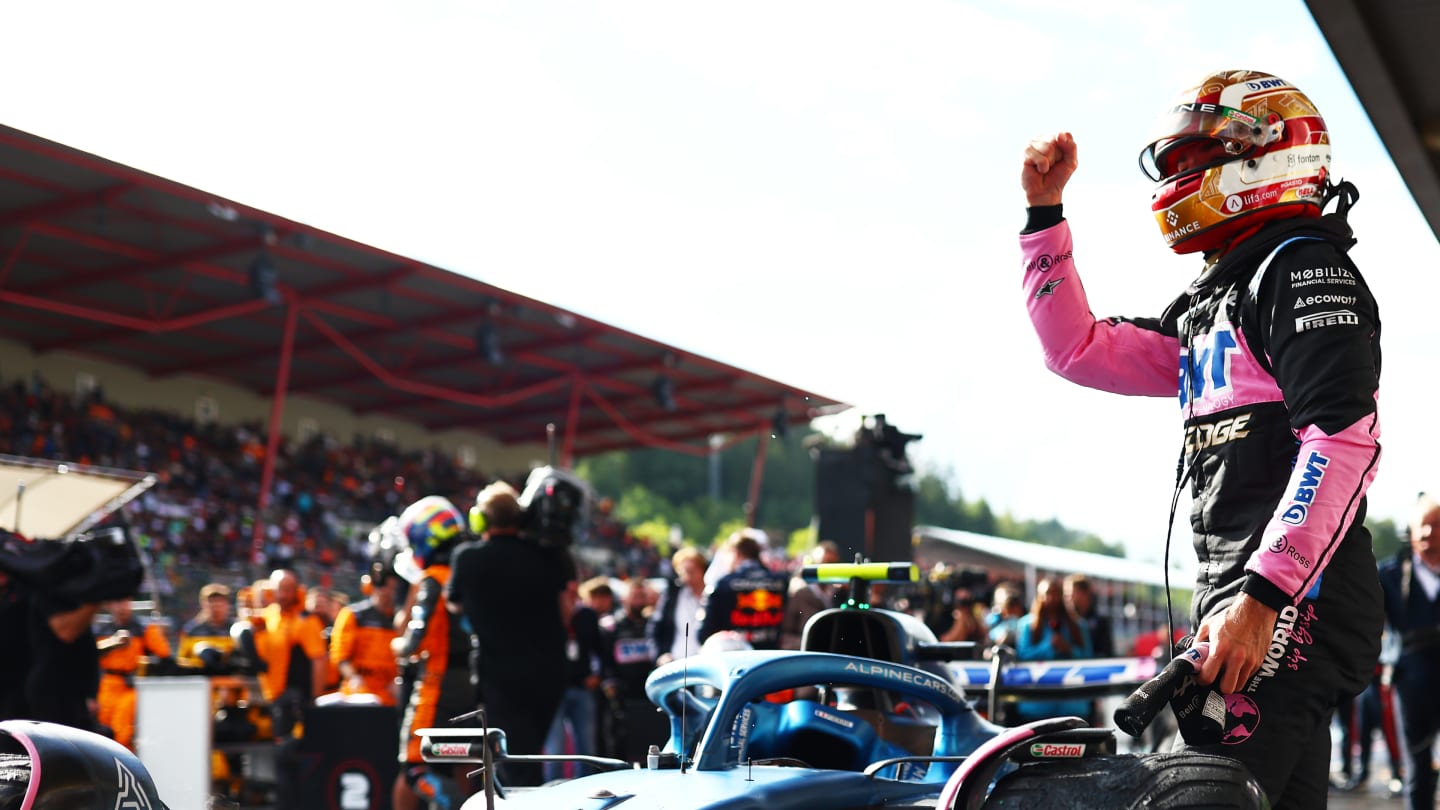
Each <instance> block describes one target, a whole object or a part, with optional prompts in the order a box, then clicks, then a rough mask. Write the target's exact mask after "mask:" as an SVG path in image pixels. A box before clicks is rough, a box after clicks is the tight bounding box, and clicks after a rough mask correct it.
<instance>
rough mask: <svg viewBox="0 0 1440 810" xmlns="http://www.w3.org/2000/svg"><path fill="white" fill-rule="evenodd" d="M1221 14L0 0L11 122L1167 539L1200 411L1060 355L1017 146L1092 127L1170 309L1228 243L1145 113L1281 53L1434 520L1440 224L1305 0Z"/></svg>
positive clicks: (1046, 5)
mask: <svg viewBox="0 0 1440 810" xmlns="http://www.w3.org/2000/svg"><path fill="white" fill-rule="evenodd" d="M1199 9H1200V7H1198V6H1196V5H1195V4H1194V3H1179V2H1177V3H1159V2H1143V1H1142V0H1090V1H1089V2H1085V3H1075V2H1072V1H1071V0H1008V2H1004V3H1001V2H979V1H978V0H970V1H969V2H937V1H935V0H916V1H915V2H883V3H882V2H872V3H855V2H837V1H836V0H819V1H817V2H767V3H759V2H723V3H722V2H707V3H696V2H678V0H661V1H659V2H605V3H580V2H576V3H558V2H547V1H546V0H523V2H522V1H521V0H516V1H515V2H450V3H441V2H410V3H399V2H389V3H379V2H344V3H328V2H327V3H318V2H302V1H301V0H286V2H263V1H262V2H248V3H243V4H242V3H213V2H207V3H197V2H193V0H184V1H183V2H169V3H154V2H132V3H115V2H71V3H28V4H23V5H20V6H16V7H11V8H7V9H6V12H5V19H6V21H7V25H6V29H7V31H8V32H9V34H10V35H9V36H7V37H6V46H5V48H4V49H3V50H0V71H3V74H0V75H4V76H5V77H6V81H5V92H4V93H3V95H0V105H3V106H0V109H3V115H0V120H3V122H4V123H6V124H8V125H10V126H14V127H17V128H19V129H22V130H26V131H29V132H32V133H35V134H37V135H41V136H44V137H47V138H51V139H54V140H57V141H60V142H62V143H66V144H69V145H72V146H76V147H78V148H81V149H85V150H87V151H90V152H94V153H96V154H99V155H101V156H104V157H107V158H110V159H112V160H117V161H119V162H122V163H126V164H128V165H131V166H135V167H137V168H140V169H144V170H146V171H150V172H154V173H157V174H160V175H163V176H166V177H169V178H172V179H175V180H178V181H180V182H183V183H186V184H189V185H193V186H196V187H199V188H201V189H204V190H206V191H210V192H213V193H216V194H219V195H223V196H226V197H230V198H232V199H235V200H237V201H239V202H241V203H244V204H246V205H251V206H255V207H258V208H262V209H265V210H269V211H272V212H274V213H276V214H279V215H281V216H284V217H288V218H291V219H296V220H299V221H302V222H305V223H308V224H311V225H314V226H316V227H319V228H322V229H325V230H329V231H332V232H335V233H338V234H340V235H343V236H346V237H350V238H353V239H356V240H359V241H362V242H366V243H370V244H373V245H376V246H379V247H382V248H385V249H387V250H392V251H395V252H398V253H402V254H406V255H410V256H413V257H415V258H418V259H422V260H424V261H428V262H431V263H434V264H437V265H439V266H442V267H445V268H447V269H450V270H454V271H456V272H460V273H465V274H469V275H472V276H475V277H477V278H480V279H482V280H484V281H486V282H489V283H493V284H497V285H500V286H502V287H506V288H509V289H511V290H514V291H516V292H519V293H523V294H526V295H530V296H534V297H536V298H541V299H544V300H547V301H550V302H553V303H556V304H558V305H561V306H564V307H567V308H570V309H573V310H575V311H577V312H580V313H582V314H584V315H587V316H590V317H594V318H597V319H600V320H603V321H606V322H609V323H613V324H616V325H618V326H621V327H624V328H627V329H630V330H633V331H636V332H639V333H641V334H643V335H646V336H649V337H653V338H656V339H658V340H662V341H665V342H668V343H672V344H675V345H677V346H679V347H681V348H683V349H686V350H688V351H693V352H696V353H699V354H702V355H707V356H711V357H714V358H717V359H720V360H723V361H726V362H729V363H732V364H735V365H737V366H740V367H742V368H745V369H747V370H750V371H754V372H757V373H759V374H763V375H765V376H768V377H772V378H775V379H779V380H783V381H785V382H787V383H791V384H794V385H796V386H799V387H802V388H806V389H809V390H812V391H815V392H818V393H821V394H823V395H825V396H829V397H834V398H837V399H840V400H843V401H846V402H849V403H852V404H854V405H856V406H857V409H858V411H857V413H867V414H868V413H875V412H885V413H886V414H888V415H889V418H890V420H891V421H892V422H893V423H895V424H897V425H898V426H899V427H900V428H901V429H902V430H905V431H908V432H915V433H923V434H924V436H925V438H924V439H923V441H921V442H919V443H917V444H915V445H912V454H913V456H914V457H915V459H916V460H917V461H919V462H920V463H921V464H922V465H924V466H925V467H927V468H928V469H931V470H934V471H937V472H940V473H942V474H944V475H947V476H949V477H951V479H952V480H953V481H954V482H955V483H956V485H957V486H958V487H959V489H960V491H961V493H962V494H963V495H964V496H965V497H967V498H976V497H982V496H983V497H985V498H986V499H988V500H989V501H990V503H991V504H992V505H993V506H994V507H995V508H996V509H997V510H998V511H1010V512H1012V513H1014V514H1016V515H1017V516H1019V517H1024V518H1036V519H1047V518H1050V517H1055V518H1058V519H1059V520H1061V521H1062V522H1064V523H1065V524H1067V525H1069V526H1071V527H1074V528H1076V529H1081V530H1085V531H1091V532H1095V533H1097V534H1100V535H1101V536H1103V537H1106V538H1107V539H1110V540H1120V541H1124V542H1125V543H1126V544H1127V546H1128V547H1129V548H1130V549H1131V551H1132V554H1133V555H1134V556H1138V557H1142V558H1149V559H1158V558H1159V556H1160V550H1161V543H1162V540H1163V537H1164V532H1165V526H1166V514H1167V508H1168V503H1169V497H1170V492H1171V486H1172V484H1173V480H1174V469H1175V461H1176V458H1177V455H1178V453H1179V449H1180V442H1181V431H1180V422H1179V411H1178V405H1177V402H1176V401H1175V400H1173V399H1130V398H1122V397H1117V396H1113V395H1108V394H1102V393H1099V392H1093V391H1088V390H1085V389H1081V388H1079V387H1076V386H1074V385H1071V384H1069V383H1066V382H1064V381H1063V380H1060V379H1059V378H1058V377H1054V376H1052V375H1051V374H1049V372H1047V371H1046V370H1045V369H1044V366H1043V364H1042V362H1041V359H1040V353H1039V348H1038V343H1037V341H1036V339H1035V338H1034V336H1033V335H1032V333H1031V330H1030V327H1029V323H1028V321H1027V319H1026V317H1025V314H1024V303H1023V300H1022V297H1021V294H1020V267H1019V261H1018V248H1017V245H1016V238H1015V234H1016V232H1017V231H1018V230H1019V228H1020V227H1021V224H1022V222H1023V219H1024V214H1023V206H1024V200H1023V197H1022V195H1021V193H1020V190H1019V181H1018V175H1019V154H1020V151H1021V149H1022V148H1023V146H1024V144H1025V142H1026V140H1027V139H1028V138H1030V137H1031V136H1033V135H1037V134H1041V133H1052V132H1055V131H1057V130H1059V129H1068V130H1071V131H1073V132H1074V133H1075V136H1076V138H1077V140H1078V143H1079V148H1080V161H1081V166H1080V170H1079V172H1078V173H1077V175H1076V176H1075V178H1074V180H1073V181H1072V183H1071V185H1070V189H1069V190H1068V192H1067V197H1066V201H1067V204H1066V214H1067V215H1068V217H1069V219H1070V220H1071V223H1072V227H1073V228H1074V231H1075V236H1076V243H1077V244H1076V260H1077V265H1078V267H1079V269H1080V271H1081V273H1082V274H1083V275H1084V278H1085V284H1086V288H1087V290H1088V291H1089V293H1090V299H1091V304H1092V306H1093V307H1094V309H1095V311H1096V314H1097V315H1101V316H1104V315H1110V314H1125V315H1155V314H1158V313H1159V311H1160V309H1161V308H1162V307H1163V306H1164V305H1165V304H1166V303H1167V302H1168V301H1169V300H1170V299H1171V298H1173V297H1174V296H1175V295H1176V294H1177V293H1178V292H1179V291H1180V290H1181V289H1182V288H1183V287H1184V286H1185V284H1186V283H1187V282H1188V281H1189V280H1190V278H1191V277H1192V276H1194V275H1195V274H1196V272H1197V271H1198V269H1199V268H1198V263H1197V260H1196V259H1195V258H1193V257H1189V258H1187V257H1177V256H1174V255H1173V254H1171V253H1170V252H1169V251H1168V249H1166V248H1165V246H1164V243H1163V241H1162V240H1161V238H1160V234H1159V231H1158V229H1157V228H1156V227H1155V225H1154V223H1153V220H1152V218H1151V216H1150V213H1149V196H1150V191H1151V184H1150V183H1149V181H1147V180H1145V179H1144V177H1143V176H1142V175H1141V173H1140V171H1139V170H1138V168H1137V167H1136V155H1137V154H1138V152H1139V150H1140V147H1141V146H1142V145H1143V142H1144V136H1145V134H1146V133H1147V132H1148V130H1149V125H1150V123H1151V121H1152V119H1153V118H1154V117H1155V115H1156V114H1157V113H1158V112H1159V111H1160V110H1161V109H1162V108H1163V107H1164V106H1165V104H1166V102H1168V101H1169V100H1170V99H1171V97H1172V95H1173V94H1174V93H1175V92H1177V91H1178V90H1180V89H1182V88H1184V87H1186V86H1189V84H1190V83H1193V82H1194V81H1195V80H1196V79H1198V78H1199V77H1200V76H1202V75H1204V74H1205V73H1208V72H1210V71H1211V70H1214V69H1218V68H1250V69H1257V70H1264V71H1267V72H1270V73H1274V74H1276V75H1278V76H1281V77H1282V78H1285V79H1287V80H1289V81H1291V82H1293V83H1294V84H1296V85H1298V86H1299V87H1300V88H1301V89H1302V90H1304V91H1305V92H1306V93H1307V94H1308V95H1309V96H1310V97H1311V99H1312V100H1313V101H1315V102H1316V104H1317V105H1318V106H1319V108H1320V110H1321V112H1322V114H1323V115H1324V116H1325V119H1326V122H1327V124H1328V125H1329V127H1330V130H1331V133H1332V138H1333V142H1334V167H1335V169H1336V172H1337V174H1338V175H1340V176H1342V177H1344V178H1346V179H1350V180H1352V181H1354V182H1355V183H1356V184H1357V185H1358V186H1359V188H1360V191H1361V201H1360V203H1359V205H1358V206H1357V207H1356V209H1355V211H1354V212H1353V213H1352V215H1351V221H1352V223H1353V224H1354V226H1355V229H1356V232H1357V235H1358V236H1359V239H1360V244H1359V246H1358V247H1357V248H1356V249H1355V252H1354V254H1353V255H1354V256H1355V258H1356V259H1357V261H1358V262H1359V264H1360V267H1361V269H1362V271H1364V273H1365V274H1366V277H1367V279H1368V281H1369V282H1370V284H1371V287H1372V288H1373V290H1374V292H1375V294H1376V296H1377V298H1378V299H1379V301H1380V307H1381V315H1382V318H1383V319H1384V325H1385V326H1384V338H1385V339H1384V350H1385V368H1384V378H1383V392H1384V393H1383V396H1382V398H1381V405H1382V420H1383V431H1384V435H1383V440H1384V445H1385V456H1384V459H1383V462H1382V465H1381V469H1380V473H1379V477H1378V479H1377V481H1376V483H1375V485H1374V487H1373V489H1372V499H1371V511H1372V514H1377V515H1379V516H1384V517H1394V518H1397V519H1404V518H1405V516H1406V514H1407V511H1408V509H1409V506H1410V503H1411V501H1412V500H1413V496H1414V493H1415V492H1416V491H1417V489H1420V488H1423V487H1425V486H1427V485H1428V484H1427V481H1434V478H1428V477H1427V476H1431V472H1430V465H1428V464H1426V461H1427V460H1428V458H1427V451H1429V450H1431V449H1432V447H1433V446H1434V443H1435V431H1434V429H1433V428H1432V427H1431V425H1432V420H1431V414H1430V411H1431V409H1432V408H1433V404H1432V402H1431V401H1430V399H1429V397H1428V396H1427V395H1428V394H1429V393H1430V392H1431V391H1432V390H1433V387H1431V386H1430V385H1429V376H1430V373H1431V372H1430V366H1431V354H1432V352H1433V347H1434V345H1435V343H1436V336H1437V333H1440V326H1437V325H1436V323H1437V321H1436V319H1435V318H1434V317H1433V316H1432V315H1431V305H1430V301H1429V298H1428V294H1429V292H1430V291H1431V290H1432V286H1433V282H1434V278H1435V268H1436V267H1437V266H1440V246H1437V243H1436V240H1435V237H1434V236H1433V234H1432V233H1431V232H1430V231H1429V229H1428V228H1427V227H1426V225H1425V224H1424V222H1423V220H1422V219H1421V217H1420V215H1419V213H1418V211H1417V209H1416V207H1415V205H1414V202H1413V200H1412V198H1411V197H1410V196H1409V193H1408V192H1407V191H1406V190H1405V187H1404V185H1403V183H1402V182H1401V181H1400V179H1399V176H1398V174H1397V173H1396V171H1395V169H1394V167H1393V166H1392V165H1391V163H1390V160H1389V158H1388V156H1387V154H1386V153H1385V151H1384V149H1383V148H1382V146H1381V145H1380V143H1379V140H1378V138H1377V137H1376V135H1375V132H1374V130H1373V128H1372V126H1371V124H1370V122H1369V120H1368V118H1366V116H1365V114H1364V112H1363V110H1362V109H1361V108H1360V106H1359V104H1358V102H1357V100H1356V98H1355V96H1354V93H1353V91H1352V90H1351V88H1350V86H1349V84H1348V83H1347V82H1346V81H1345V79H1344V77H1343V75H1342V74H1341V71H1340V69H1339V67H1338V66H1337V65H1336V63H1335V61H1334V58H1333V56H1332V55H1331V53H1330V50H1329V48H1328V47H1327V46H1326V44H1325V42H1324V40H1323V38H1322V37H1321V36H1320V34H1319V32H1318V31H1317V30H1316V28H1315V25H1314V22H1313V20H1312V18H1311V17H1310V15H1309V12H1308V11H1307V10H1306V8H1305V6H1304V5H1303V3H1302V2H1300V0H1257V1H1255V2H1251V3H1249V4H1247V6H1246V11H1245V13H1244V14H1243V15H1241V14H1239V13H1234V12H1229V13H1225V14H1218V13H1217V14H1212V15H1209V16H1210V18H1211V19H1213V20H1215V21H1222V20H1223V21H1229V25H1228V27H1221V26H1219V25H1218V24H1217V25H1213V26H1205V25H1203V23H1204V22H1205V19H1204V16H1203V15H1201V13H1200V11H1199ZM1187 502H1188V499H1184V498H1182V502H1181V508H1182V511H1183V510H1184V508H1185V505H1186V503H1187ZM1180 547H1181V548H1182V549H1188V544H1187V543H1184V542H1182V543H1181V544H1180ZM1184 553H1189V552H1188V551H1186V552H1184Z"/></svg>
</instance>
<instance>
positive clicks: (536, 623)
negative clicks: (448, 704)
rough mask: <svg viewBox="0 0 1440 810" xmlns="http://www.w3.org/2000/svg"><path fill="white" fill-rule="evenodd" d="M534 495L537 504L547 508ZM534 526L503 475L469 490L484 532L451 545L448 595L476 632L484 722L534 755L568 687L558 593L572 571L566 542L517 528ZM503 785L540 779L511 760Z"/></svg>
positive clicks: (535, 770) (477, 526)
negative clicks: (548, 541)
mask: <svg viewBox="0 0 1440 810" xmlns="http://www.w3.org/2000/svg"><path fill="white" fill-rule="evenodd" d="M554 494H555V492H554V491H553V490H552V491H551V492H550V493H549V495H548V496H547V495H546V493H545V492H544V490H541V491H540V492H539V494H538V495H537V496H536V497H535V498H532V500H531V505H532V506H533V507H534V508H535V509H536V510H537V511H541V510H549V509H551V507H556V506H559V505H555V504H552V505H551V507H545V506H543V505H542V503H541V500H543V499H544V498H546V497H549V496H553V495H554ZM531 525H534V522H533V521H532V520H530V519H529V515H527V510H526V509H524V507H523V506H522V505H521V503H520V501H519V498H518V497H517V495H516V493H515V488H514V487H511V486H510V485H509V484H506V483H503V482H500V483H495V484H491V485H490V486H488V487H486V488H485V489H483V490H481V491H480V493H479V494H478V495H476V496H475V506H474V507H473V508H472V509H471V510H470V530H471V532H472V533H474V534H477V535H479V536H480V537H482V538H483V539H482V540H481V541H479V542H475V541H472V542H468V543H465V544H463V545H461V546H460V548H459V549H457V550H456V552H455V555H454V559H453V562H452V571H451V576H450V581H449V582H448V583H447V584H446V586H445V598H446V600H447V602H448V603H449V607H450V610H452V611H455V612H459V613H463V614H464V616H465V619H466V621H468V622H469V624H470V631H471V632H472V633H474V634H475V641H476V657H475V676H476V682H477V684H478V686H479V690H480V698H481V701H482V702H483V703H484V705H485V708H486V712H487V718H486V719H487V720H488V721H489V724H490V725H491V726H492V727H494V728H499V729H503V730H504V731H505V734H506V735H507V738H508V741H509V749H510V750H511V751H513V752H515V753H517V754H535V753H538V752H539V751H540V750H541V746H542V745H544V742H545V733H546V731H548V730H549V728H550V723H551V721H552V720H554V719H555V713H556V711H557V710H558V709H559V707H560V698H561V695H562V694H563V693H564V691H565V647H566V632H565V623H564V621H563V620H562V618H561V598H562V597H563V595H564V594H565V592H566V590H567V583H568V582H569V580H570V579H571V578H572V577H573V567H570V568H567V567H566V566H565V564H564V563H563V561H562V555H563V556H564V557H565V558H568V557H569V554H568V551H567V550H566V549H564V548H557V547H553V546H542V545H541V544H540V543H539V542H537V540H536V539H535V538H534V537H532V536H529V535H528V534H527V533H526V532H524V531H523V529H522V527H525V526H531ZM503 767H504V776H505V781H506V783H508V784H517V785H534V784H539V783H540V778H541V769H540V768H539V767H538V766H536V765H531V764H527V765H517V764H515V763H510V764H507V765H505V766H503Z"/></svg>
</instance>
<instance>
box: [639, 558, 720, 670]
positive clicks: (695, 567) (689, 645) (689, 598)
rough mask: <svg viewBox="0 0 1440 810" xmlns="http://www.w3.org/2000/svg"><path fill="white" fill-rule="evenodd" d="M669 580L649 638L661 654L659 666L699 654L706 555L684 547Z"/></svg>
mask: <svg viewBox="0 0 1440 810" xmlns="http://www.w3.org/2000/svg"><path fill="white" fill-rule="evenodd" d="M670 564H671V566H672V567H674V569H675V578H674V579H672V580H670V582H669V584H668V585H667V586H666V587H665V593H664V594H663V595H661V597H660V602H659V604H657V605H656V606H655V612H654V613H653V614H651V618H650V638H651V640H652V641H653V642H654V643H655V649H656V650H657V651H659V659H658V661H657V662H656V663H657V664H666V663H669V662H670V661H673V660H675V659H677V658H684V657H686V656H688V655H694V654H695V653H697V652H699V651H700V604H701V600H702V599H703V598H704V595H705V568H706V563H705V555H704V554H702V553H701V552H700V551H699V550H698V549H695V548H692V547H690V546H684V547H682V548H681V549H680V550H678V551H676V552H675V554H674V555H672V556H671V558H670Z"/></svg>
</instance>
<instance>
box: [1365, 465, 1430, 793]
mask: <svg viewBox="0 0 1440 810" xmlns="http://www.w3.org/2000/svg"><path fill="white" fill-rule="evenodd" d="M1380 586H1381V589H1382V590H1383V591H1384V593H1385V619H1386V622H1387V623H1388V624H1389V628H1390V631H1391V632H1392V633H1394V634H1395V635H1396V636H1397V637H1398V639H1399V642H1400V653H1399V656H1398V658H1397V659H1396V661H1395V672H1394V688H1395V697H1396V704H1397V705H1398V707H1399V709H1400V728H1401V730H1402V732H1403V734H1404V736H1405V748H1406V751H1407V752H1408V753H1409V759H1408V761H1407V762H1406V763H1405V799H1406V803H1407V805H1408V806H1409V807H1410V808H1411V810H1418V808H1431V807H1434V806H1435V781H1436V780H1435V764H1434V743H1435V735H1436V734H1437V733H1440V693H1437V691H1436V684H1440V500H1436V498H1435V497H1434V496H1432V495H1429V494H1426V493H1421V494H1420V498H1419V501H1418V502H1417V503H1416V504H1415V512H1414V515H1413V517H1412V518H1411V520H1410V547H1409V548H1405V549H1401V550H1400V551H1399V552H1398V553H1397V554H1396V555H1395V556H1394V557H1392V558H1390V559H1388V560H1386V561H1385V562H1384V563H1382V564H1381V565H1380Z"/></svg>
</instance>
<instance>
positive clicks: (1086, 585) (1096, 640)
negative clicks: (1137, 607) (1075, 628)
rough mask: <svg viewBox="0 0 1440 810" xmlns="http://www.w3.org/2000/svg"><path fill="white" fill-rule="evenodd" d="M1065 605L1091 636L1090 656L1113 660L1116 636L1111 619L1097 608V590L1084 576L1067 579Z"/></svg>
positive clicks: (1075, 575)
mask: <svg viewBox="0 0 1440 810" xmlns="http://www.w3.org/2000/svg"><path fill="white" fill-rule="evenodd" d="M1065 604H1066V605H1067V606H1069V608H1070V611H1071V612H1072V613H1074V614H1075V615H1076V616H1077V617H1079V619H1080V621H1081V622H1083V623H1084V624H1085V632H1086V633H1088V634H1089V636H1090V654H1091V655H1093V656H1094V657H1096V658H1111V657H1113V656H1114V655H1115V634H1114V632H1113V631H1111V629H1110V617H1108V616H1106V615H1104V614H1102V613H1100V611H1098V610H1096V608H1095V588H1094V586H1093V584H1092V583H1091V582H1090V578H1089V577H1087V576H1085V575H1084V574H1071V575H1070V576H1068V577H1065Z"/></svg>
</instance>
